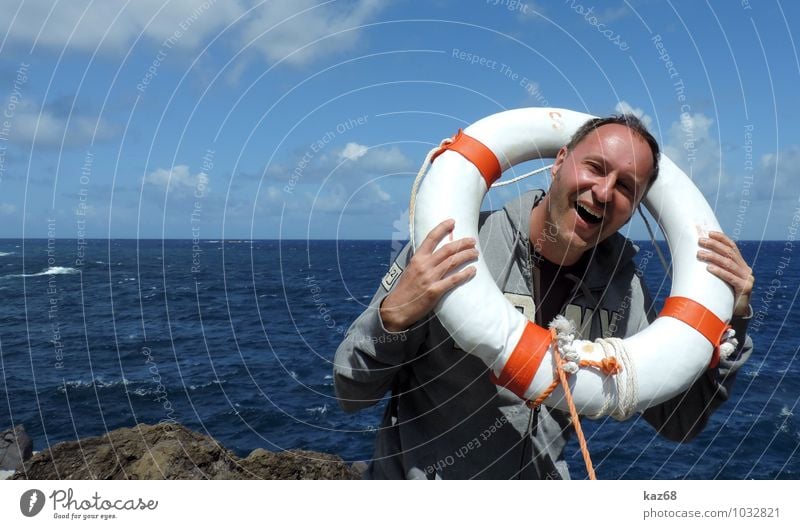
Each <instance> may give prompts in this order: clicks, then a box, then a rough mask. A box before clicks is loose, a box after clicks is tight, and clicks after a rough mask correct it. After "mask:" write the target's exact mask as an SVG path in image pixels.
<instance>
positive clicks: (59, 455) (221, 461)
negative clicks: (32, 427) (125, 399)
mask: <svg viewBox="0 0 800 529" xmlns="http://www.w3.org/2000/svg"><path fill="white" fill-rule="evenodd" d="M0 472H3V473H7V472H10V473H11V475H8V476H6V477H3V475H2V474H0V479H37V480H41V479H45V480H53V479H292V480H295V479H312V480H339V479H360V472H359V471H358V470H357V469H356V468H354V466H353V465H349V464H347V463H345V462H344V461H343V460H342V459H341V458H340V457H339V456H335V455H331V454H324V453H320V452H311V451H305V450H290V451H285V452H269V451H267V450H264V449H262V448H257V449H255V450H253V451H252V452H251V453H250V454H249V455H248V456H247V457H244V458H240V457H237V456H236V455H235V454H234V453H233V452H231V451H230V450H228V449H226V448H225V447H224V446H222V445H221V444H220V443H219V442H218V441H216V440H215V439H213V438H212V437H209V436H206V435H202V434H200V433H197V432H194V431H192V430H189V429H188V428H186V427H185V426H183V425H180V424H177V423H161V424H156V425H149V424H137V425H135V426H133V427H131V428H118V429H116V430H113V431H111V432H109V433H107V434H106V435H103V436H100V437H87V438H82V439H79V440H77V441H65V442H62V443H59V444H57V445H54V446H53V447H51V448H50V449H47V450H42V451H41V452H38V453H36V454H34V455H33V456H32V457H30V458H29V459H27V460H25V461H24V464H23V465H21V466H20V467H17V471H16V472H13V471H0Z"/></svg>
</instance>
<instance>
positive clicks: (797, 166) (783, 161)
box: [753, 145, 800, 200]
mask: <svg viewBox="0 0 800 529" xmlns="http://www.w3.org/2000/svg"><path fill="white" fill-rule="evenodd" d="M755 177H756V178H755V183H754V185H753V188H754V190H753V192H754V194H755V195H756V196H757V197H760V198H770V197H772V198H773V199H775V200H780V199H782V198H787V197H789V196H791V195H789V194H786V193H784V191H786V190H787V189H794V188H796V187H797V184H796V182H798V181H800V146H798V145H792V146H790V147H788V148H786V149H784V150H782V151H778V152H777V153H770V154H765V155H763V156H762V157H761V164H760V166H759V170H758V173H757V174H756V175H755ZM773 188H774V195H773Z"/></svg>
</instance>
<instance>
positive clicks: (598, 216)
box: [578, 203, 603, 220]
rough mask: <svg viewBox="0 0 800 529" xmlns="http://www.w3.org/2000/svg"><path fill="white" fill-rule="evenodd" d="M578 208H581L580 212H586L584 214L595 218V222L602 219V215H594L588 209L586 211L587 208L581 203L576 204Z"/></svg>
mask: <svg viewBox="0 0 800 529" xmlns="http://www.w3.org/2000/svg"><path fill="white" fill-rule="evenodd" d="M578 207H579V208H581V211H584V212H586V213H587V214H589V215H590V216H591V217H592V218H595V219H597V220H602V218H603V215H602V214H600V215H598V214H597V213H595V212H593V211H591V210H590V209H587V208H586V207H585V206H584V205H583V204H581V203H578Z"/></svg>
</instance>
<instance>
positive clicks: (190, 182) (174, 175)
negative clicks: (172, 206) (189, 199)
mask: <svg viewBox="0 0 800 529" xmlns="http://www.w3.org/2000/svg"><path fill="white" fill-rule="evenodd" d="M144 182H145V183H146V184H151V185H153V186H156V187H159V188H162V189H167V190H168V191H169V192H171V193H175V194H177V195H179V196H181V195H190V194H193V193H194V192H195V190H200V192H202V193H204V194H207V193H208V191H209V189H210V187H209V178H208V175H206V174H205V173H203V172H200V173H197V174H191V172H190V171H189V166H188V165H176V166H175V167H173V168H172V169H156V170H155V171H153V172H152V173H150V174H148V175H147V176H145V178H144Z"/></svg>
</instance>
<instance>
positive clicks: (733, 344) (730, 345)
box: [719, 329, 739, 360]
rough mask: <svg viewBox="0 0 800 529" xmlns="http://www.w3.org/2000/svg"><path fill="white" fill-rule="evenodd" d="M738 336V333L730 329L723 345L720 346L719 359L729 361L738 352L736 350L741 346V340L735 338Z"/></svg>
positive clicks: (724, 336)
mask: <svg viewBox="0 0 800 529" xmlns="http://www.w3.org/2000/svg"><path fill="white" fill-rule="evenodd" d="M734 336H736V331H734V330H733V329H728V330H727V331H725V334H724V335H723V338H722V340H723V341H722V343H721V344H720V345H719V357H720V358H721V359H723V360H727V359H728V358H730V356H731V355H732V354H733V352H734V351H736V348H737V347H738V346H739V340H737V339H736V338H734Z"/></svg>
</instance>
